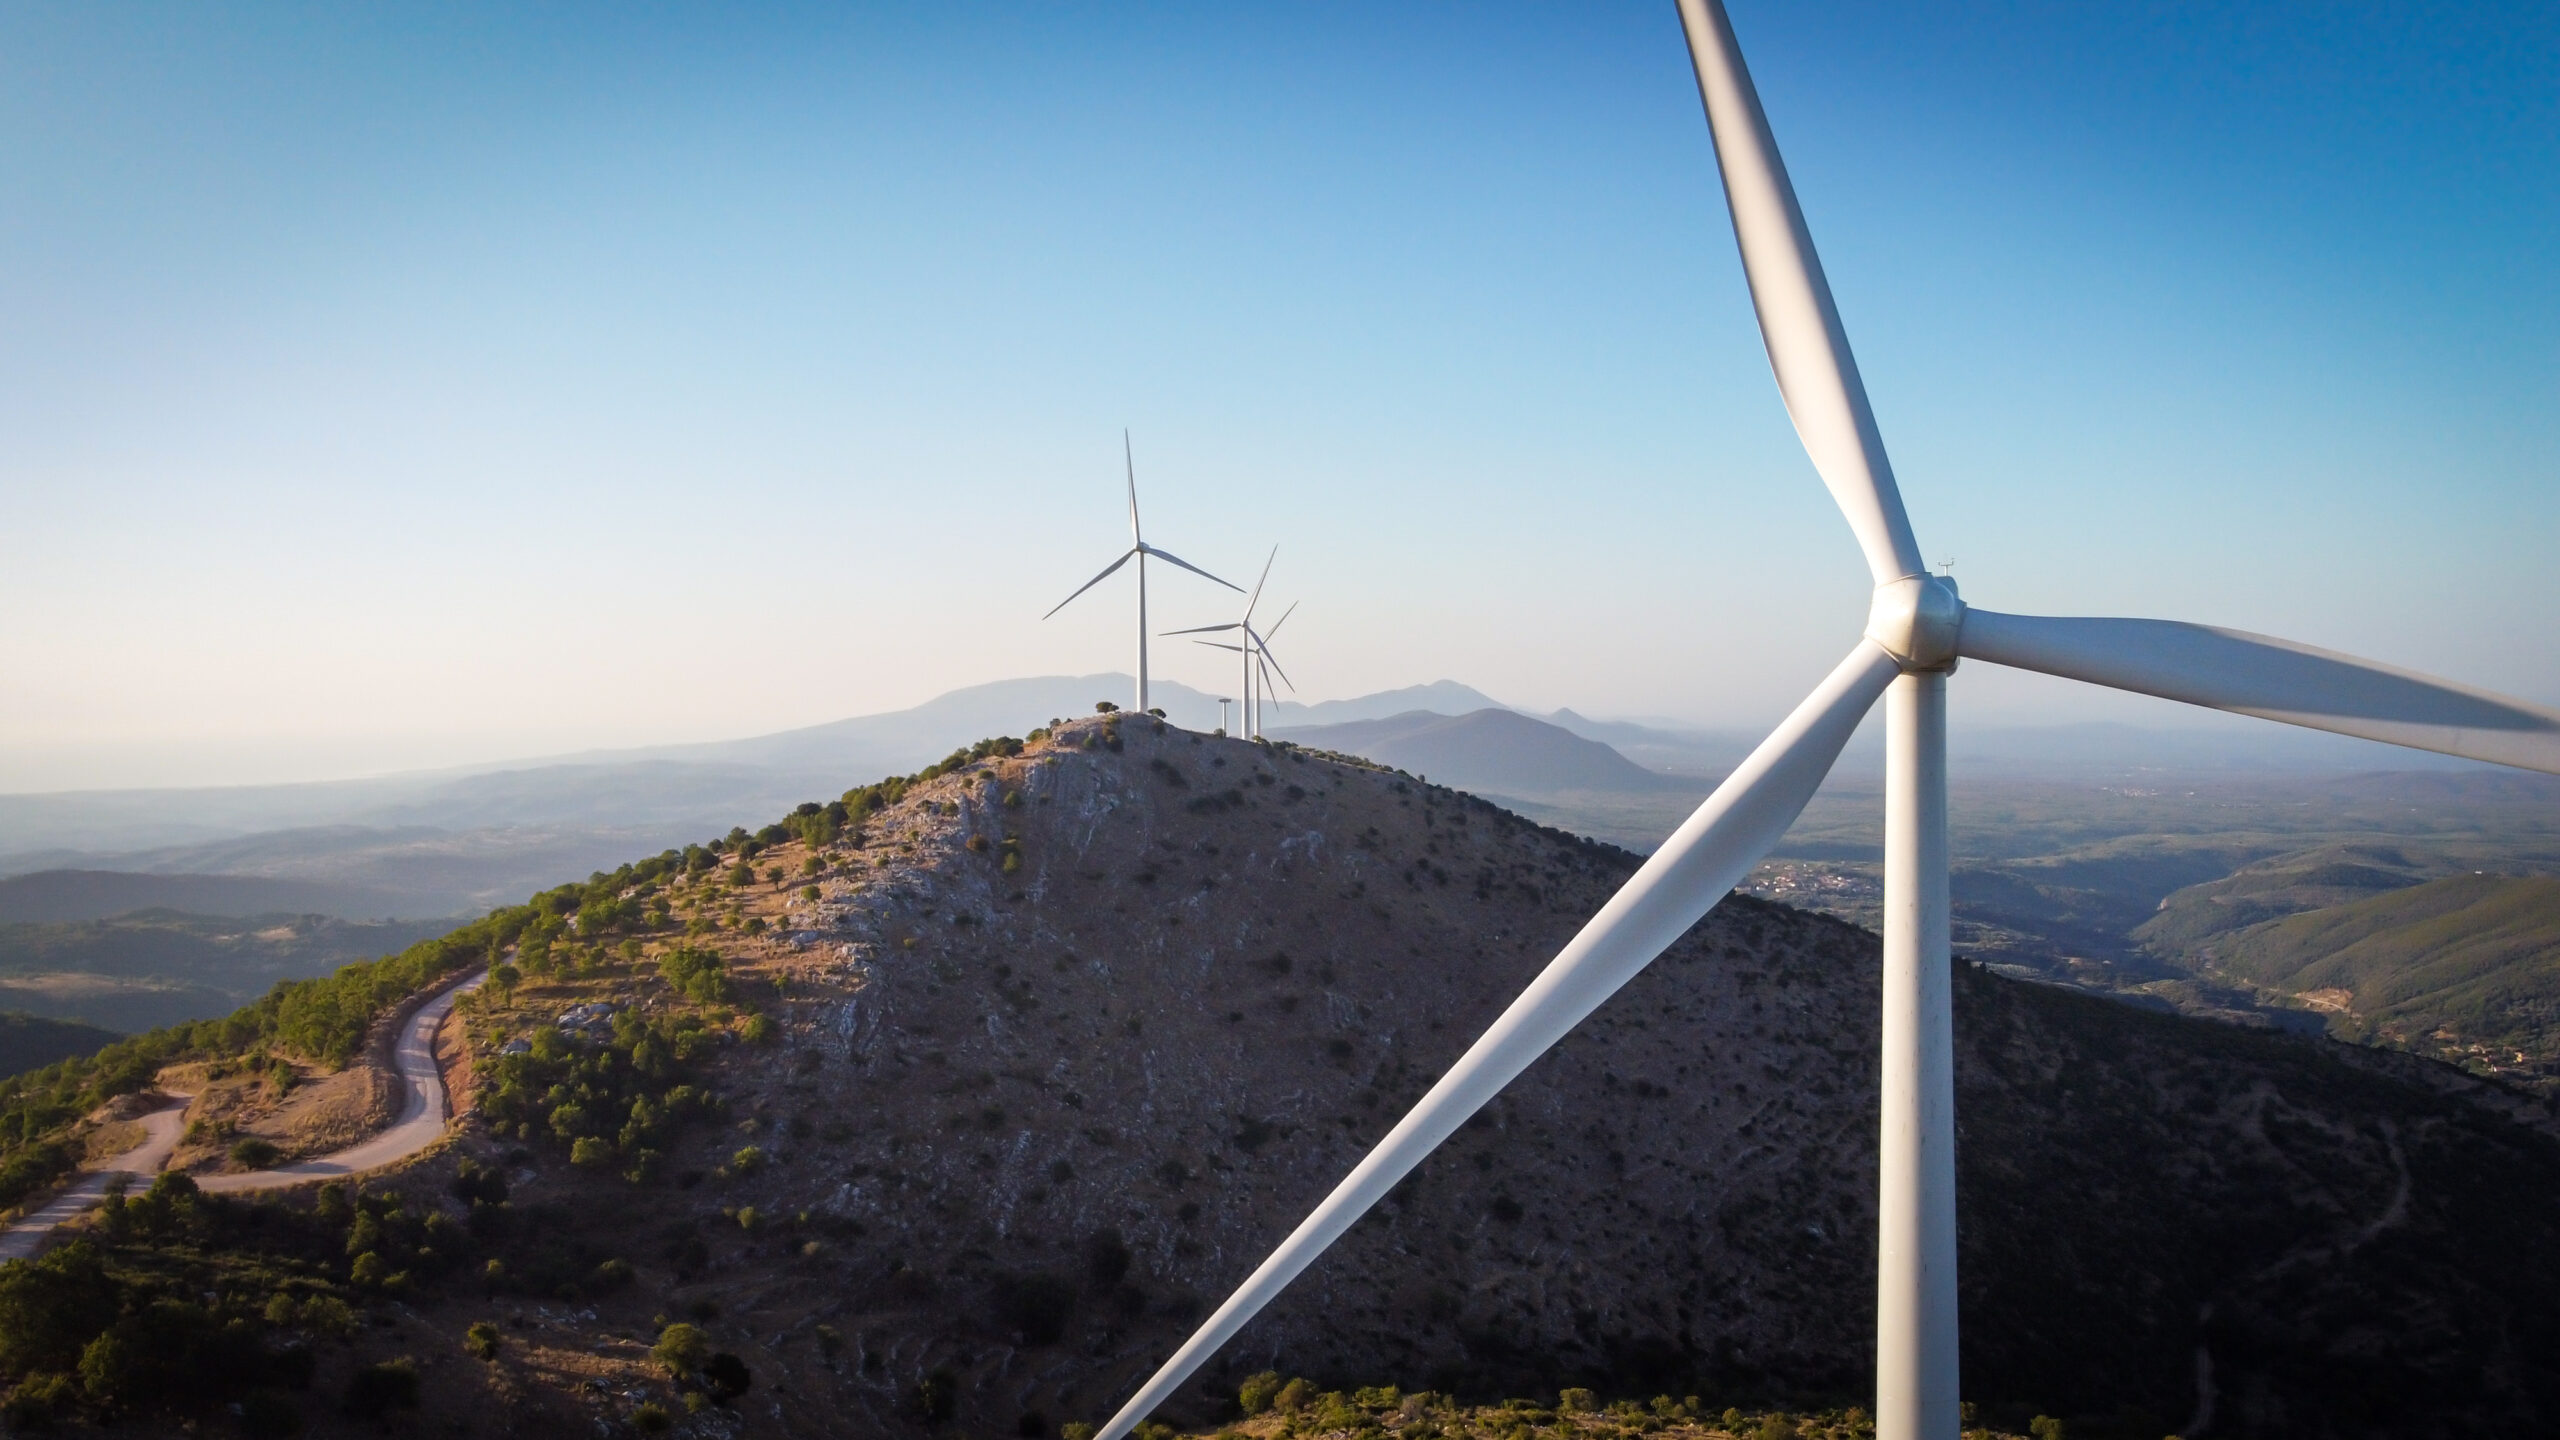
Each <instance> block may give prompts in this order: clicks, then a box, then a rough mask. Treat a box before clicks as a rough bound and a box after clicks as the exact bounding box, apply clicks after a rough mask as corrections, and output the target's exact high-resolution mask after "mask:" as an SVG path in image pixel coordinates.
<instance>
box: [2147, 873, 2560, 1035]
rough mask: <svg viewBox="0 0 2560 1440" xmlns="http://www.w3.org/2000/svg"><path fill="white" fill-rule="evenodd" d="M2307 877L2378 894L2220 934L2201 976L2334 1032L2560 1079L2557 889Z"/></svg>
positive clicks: (2542, 882) (2371, 876)
mask: <svg viewBox="0 0 2560 1440" xmlns="http://www.w3.org/2000/svg"><path fill="white" fill-rule="evenodd" d="M2341 872H2342V873H2341ZM2311 874H2312V875H2313V876H2314V877H2316V878H2320V879H2333V880H2335V881H2337V882H2339V884H2338V888H2340V889H2343V890H2346V891H2349V892H2352V891H2354V890H2355V889H2358V888H2364V889H2378V890H2379V891H2380V893H2370V894H2366V895H2364V896H2363V897H2362V898H2358V899H2348V900H2345V901H2343V902H2342V903H2337V904H2332V905H2328V906H2324V907H2321V908H2317V909H2309V910H2306V911H2304V912H2303V913H2298V914H2293V915H2288V916H2284V917H2282V918H2278V919H2271V920H2265V921H2261V922H2259V923H2257V924H2254V925H2249V926H2246V927H2243V928H2239V929H2236V930H2232V931H2228V932H2224V933H2221V934H2218V935H2216V936H2214V937H2213V938H2211V939H2208V940H2204V941H2201V942H2199V943H2198V944H2197V945H2196V947H2195V951H2194V954H2195V963H2196V965H2197V967H2198V968H2199V969H2201V970H2202V971H2204V972H2205V973H2207V974H2209V975H2213V976H2216V977H2219V978H2224V979H2228V980H2233V981H2238V982H2243V983H2246V984H2250V985H2255V986H2261V987H2264V988H2266V989H2269V990H2274V991H2279V992H2281V993H2283V994H2286V995H2290V996H2293V997H2295V998H2296V999H2298V1000H2301V1001H2302V1002H2304V1003H2305V1004H2307V1005H2309V1006H2310V1007H2312V1008H2314V1009H2316V1010H2318V1011H2320V1012H2322V1013H2324V1014H2328V1015H2330V1016H2332V1017H2334V1018H2333V1021H2332V1025H2333V1028H2334V1029H2336V1030H2337V1031H2338V1032H2339V1033H2341V1034H2345V1035H2350V1036H2353V1037H2355V1038H2358V1039H2370V1040H2375V1041H2379V1042H2381V1043H2385V1044H2390V1045H2394V1046H2397V1047H2400V1048H2404V1049H2410V1050H2416V1051H2420V1052H2422V1053H2427V1054H2437V1055H2443V1056H2445V1057H2446V1058H2448V1059H2452V1060H2455V1061H2456V1062H2457V1063H2463V1064H2466V1065H2470V1066H2472V1067H2474V1068H2478V1069H2481V1070H2484V1071H2486V1072H2488V1073H2491V1074H2498V1075H2507V1076H2512V1077H2513V1078H2517V1079H2520V1080H2526V1081H2528V1082H2539V1083H2542V1084H2546V1085H2547V1084H2551V1083H2553V1082H2555V1081H2560V878H2553V877H2549V876H2508V875H2484V874H2473V875H2454V876H2448V877H2446V878H2444V879H2440V880H2430V881H2426V882H2424V883H2415V882H2410V881H2406V880H2404V879H2401V878H2400V877H2399V876H2398V875H2397V874H2396V873H2395V872H2391V871H2377V870H2374V869H2371V868H2367V867H2344V866H2342V867H2337V869H2336V870H2334V871H2333V870H2331V869H2330V868H2329V867H2323V868H2322V869H2320V870H2315V871H2313V872H2311ZM2394 881H2397V882H2398V883H2391V882H2394Z"/></svg>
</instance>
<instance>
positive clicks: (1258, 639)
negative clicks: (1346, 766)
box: [1164, 545, 1298, 740]
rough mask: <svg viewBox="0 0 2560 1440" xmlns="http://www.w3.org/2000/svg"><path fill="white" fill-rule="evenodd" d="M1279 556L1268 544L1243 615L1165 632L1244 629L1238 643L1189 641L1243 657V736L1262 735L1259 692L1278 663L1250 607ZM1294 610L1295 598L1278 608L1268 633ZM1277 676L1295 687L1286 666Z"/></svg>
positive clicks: (1215, 632)
mask: <svg viewBox="0 0 2560 1440" xmlns="http://www.w3.org/2000/svg"><path fill="white" fill-rule="evenodd" d="M1279 558H1280V547H1279V546H1277V545H1274V546H1272V547H1271V554H1270V555H1269V556H1268V557H1267V558H1265V559H1264V560H1263V562H1262V575H1261V577H1260V578H1259V579H1257V580H1255V581H1254V582H1253V593H1252V594H1250V595H1247V596H1246V597H1245V602H1244V615H1243V617H1242V618H1240V619H1235V620H1230V621H1228V622H1227V623H1226V624H1224V625H1194V626H1192V627H1191V628H1190V629H1187V630H1167V631H1165V632H1164V633H1165V634H1167V635H1218V634H1223V633H1225V632H1226V631H1229V630H1237V631H1241V632H1243V643H1241V644H1230V643H1228V642H1225V641H1220V640H1195V641H1193V642H1192V643H1193V644H1195V645H1207V646H1210V647H1211V648H1213V649H1218V650H1233V651H1236V652H1237V653H1239V654H1240V655H1242V656H1243V657H1244V692H1243V694H1244V698H1243V701H1242V704H1243V707H1244V709H1243V715H1242V717H1241V718H1242V720H1243V730H1244V738H1245V739H1248V740H1254V739H1259V738H1261V735H1262V700H1261V696H1262V695H1263V694H1264V693H1266V692H1268V690H1269V689H1270V683H1271V672H1272V670H1274V669H1275V668H1277V666H1278V663H1279V662H1277V661H1274V660H1272V659H1270V658H1269V657H1270V654H1271V652H1270V649H1269V647H1268V646H1266V645H1265V644H1264V643H1263V637H1262V636H1261V635H1260V634H1259V633H1257V632H1256V631H1255V630H1254V628H1253V607H1255V606H1256V605H1259V604H1261V603H1262V587H1263V586H1264V585H1265V584H1267V583H1269V581H1270V579H1271V562H1272V561H1274V560H1277V559H1279ZM1296 613H1298V606H1297V602H1295V601H1291V602H1290V604H1289V608H1288V609H1287V610H1285V611H1283V612H1281V615H1280V622H1279V624H1277V625H1273V626H1272V627H1271V633H1273V634H1275V635H1276V634H1278V633H1280V626H1281V625H1286V624H1288V623H1289V617H1290V616H1291V615H1295V614H1296ZM1257 669H1259V670H1260V671H1261V672H1262V685H1261V687H1260V688H1259V689H1257V688H1256V686H1255V685H1254V672H1255V671H1256V670H1257ZM1280 679H1281V680H1282V681H1283V682H1284V683H1288V685H1289V688H1290V689H1291V690H1293V691H1294V690H1296V689H1297V688H1298V687H1297V685H1296V683H1295V682H1292V681H1290V680H1289V672H1287V671H1286V670H1282V671H1281V672H1280Z"/></svg>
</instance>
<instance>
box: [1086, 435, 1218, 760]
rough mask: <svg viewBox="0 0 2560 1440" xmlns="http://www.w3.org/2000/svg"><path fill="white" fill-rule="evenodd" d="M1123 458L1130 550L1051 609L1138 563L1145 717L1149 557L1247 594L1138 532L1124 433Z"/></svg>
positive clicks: (1134, 473)
mask: <svg viewBox="0 0 2560 1440" xmlns="http://www.w3.org/2000/svg"><path fill="white" fill-rule="evenodd" d="M1120 454H1121V459H1122V460H1123V461H1124V462H1126V463H1127V465H1128V467H1129V548H1128V549H1126V550H1124V551H1122V552H1121V553H1120V558H1119V559H1117V560H1114V561H1112V562H1111V563H1110V564H1108V565H1105V566H1104V567H1102V573H1101V574H1099V575H1096V576H1094V577H1093V578H1092V579H1090V580H1087V581H1086V582H1084V583H1083V584H1082V585H1079V586H1077V587H1076V594H1075V595H1070V596H1068V597H1067V598H1066V599H1064V600H1061V601H1059V602H1058V603H1057V604H1055V605H1052V606H1050V607H1049V615H1055V614H1057V613H1058V612H1059V611H1061V610H1064V609H1066V608H1067V607H1068V606H1069V605H1072V604H1074V603H1075V600H1076V595H1082V594H1083V593H1084V592H1086V591H1087V590H1090V589H1092V588H1093V587H1094V586H1096V585H1099V584H1101V583H1102V582H1103V581H1105V580H1108V579H1110V578H1111V573H1112V572H1113V571H1115V570H1117V569H1119V568H1120V567H1121V566H1123V565H1126V564H1128V563H1129V562H1130V561H1131V560H1132V559H1135V560H1136V561H1137V562H1138V713H1139V714H1141V715H1143V714H1145V713H1147V557H1148V556H1150V555H1152V556H1154V557H1155V558H1156V559H1158V560H1162V561H1164V562H1166V563H1167V564H1170V565H1179V566H1181V567H1182V568H1183V569H1185V570H1188V571H1190V572H1191V573H1192V574H1194V575H1197V576H1199V577H1201V578H1202V579H1204V580H1217V581H1218V583H1219V584H1221V585H1226V586H1227V588H1228V589H1230V590H1235V591H1236V592H1237V593H1238V594H1242V593H1243V591H1242V590H1241V589H1239V588H1238V587H1237V586H1234V585H1229V584H1227V582H1226V581H1224V580H1218V577H1217V576H1215V575H1212V574H1210V573H1209V572H1208V571H1206V570H1203V569H1201V568H1200V567H1199V566H1197V565H1194V564H1192V563H1191V562H1190V561H1188V560H1185V559H1183V558H1182V557H1181V556H1179V555H1176V554H1174V553H1173V552H1171V551H1169V550H1159V549H1157V548H1156V547H1155V546H1153V545H1150V544H1148V543H1147V537H1146V536H1145V535H1143V534H1141V533H1140V532H1139V530H1138V461H1137V455H1136V452H1135V451H1133V450H1132V449H1131V448H1130V446H1129V432H1128V431H1126V430H1123V431H1121V432H1120ZM1049 615H1043V616H1041V617H1040V618H1041V619H1043V620H1046V619H1048V618H1049Z"/></svg>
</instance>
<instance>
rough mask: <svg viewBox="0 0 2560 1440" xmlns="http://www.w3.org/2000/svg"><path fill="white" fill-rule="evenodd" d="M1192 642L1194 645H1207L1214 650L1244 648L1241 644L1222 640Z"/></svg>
mask: <svg viewBox="0 0 2560 1440" xmlns="http://www.w3.org/2000/svg"><path fill="white" fill-rule="evenodd" d="M1191 643H1192V644H1194V645H1206V646H1208V647H1209V648H1210V649H1212V650H1242V649H1243V648H1244V647H1243V646H1241V645H1229V644H1227V643H1226V642H1225V641H1222V640H1194V641H1192V642H1191Z"/></svg>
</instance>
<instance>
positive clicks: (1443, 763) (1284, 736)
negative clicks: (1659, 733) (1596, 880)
mask: <svg viewBox="0 0 2560 1440" xmlns="http://www.w3.org/2000/svg"><path fill="white" fill-rule="evenodd" d="M1270 733H1271V735H1272V736H1273V738H1275V739H1280V740H1287V741H1290V742H1292V743H1295V744H1300V745H1307V746H1311V747H1313V748H1315V749H1319V750H1332V751H1336V752H1339V753H1341V754H1345V755H1358V756H1361V757H1362V758H1364V759H1368V760H1373V761H1375V762H1377V763H1378V764H1381V765H1386V766H1391V767H1393V768H1395V769H1398V770H1406V771H1410V772H1412V773H1414V774H1417V775H1427V776H1432V777H1435V778H1436V779H1437V780H1438V782H1439V783H1441V784H1444V785H1449V786H1452V787H1455V788H1457V789H1461V790H1480V791H1484V792H1486V793H1488V794H1495V795H1545V794H1553V793H1555V792H1557V791H1574V790H1601V791H1627V792H1632V793H1638V794H1653V793H1656V792H1660V791H1665V790H1678V791H1684V792H1685V791H1687V790H1690V789H1694V788H1695V786H1694V785H1693V784H1691V783H1690V782H1688V781H1683V780H1674V779H1672V778H1670V777H1668V776H1664V775H1657V774H1655V773H1654V772H1652V771H1650V770H1647V769H1645V768H1644V767H1643V766H1641V765H1638V764H1636V763H1635V762H1633V761H1631V760H1629V759H1627V758H1626V757H1625V756H1623V755H1621V754H1619V753H1618V752H1617V751H1615V750H1612V749H1610V748H1609V747H1608V746H1607V745H1605V744H1602V743H1601V742H1599V741H1597V740H1586V739H1584V738H1582V737H1581V736H1579V735H1576V734H1574V733H1573V732H1572V731H1570V730H1567V729H1565V728H1563V727H1562V726H1559V725H1551V724H1548V723H1547V722H1546V721H1544V720H1538V719H1534V718H1532V717H1530V716H1527V715H1522V714H1520V713H1518V712H1517V711H1512V710H1476V711H1472V712H1470V713H1468V714H1465V715H1454V716H1452V715H1437V714H1432V713H1429V712H1427V711H1418V710H1417V711H1408V712H1406V713H1404V714H1401V715H1395V716H1390V717H1388V718H1386V719H1383V720H1366V721H1355V722H1351V723H1347V724H1340V725H1308V726H1299V727H1294V728H1290V729H1285V730H1284V729H1274V730H1272V731H1271V732H1270Z"/></svg>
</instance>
